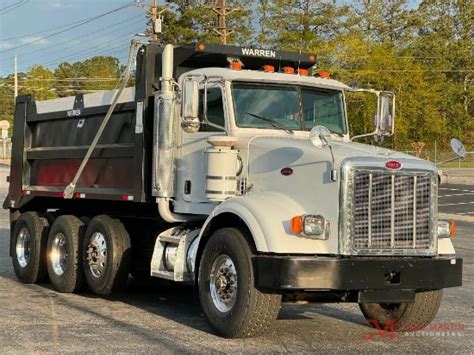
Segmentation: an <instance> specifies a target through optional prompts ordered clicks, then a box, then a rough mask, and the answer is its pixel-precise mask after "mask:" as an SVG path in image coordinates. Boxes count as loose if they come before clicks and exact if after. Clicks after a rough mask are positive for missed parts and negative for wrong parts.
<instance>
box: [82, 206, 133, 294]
mask: <svg viewBox="0 0 474 355" xmlns="http://www.w3.org/2000/svg"><path fill="white" fill-rule="evenodd" d="M82 255H83V262H84V275H85V278H86V281H87V284H88V286H89V288H90V289H91V290H92V291H93V292H94V293H96V294H98V295H109V294H110V293H112V291H114V290H118V289H120V288H123V287H124V286H125V284H126V282H127V279H128V274H129V271H130V259H131V245H130V237H129V235H128V233H127V231H126V229H125V228H124V226H123V224H122V223H121V222H120V221H119V220H118V219H112V218H110V217H109V216H106V215H100V216H97V217H95V218H93V219H92V220H91V221H90V222H89V224H88V226H87V231H86V236H85V238H84V244H83V249H82Z"/></svg>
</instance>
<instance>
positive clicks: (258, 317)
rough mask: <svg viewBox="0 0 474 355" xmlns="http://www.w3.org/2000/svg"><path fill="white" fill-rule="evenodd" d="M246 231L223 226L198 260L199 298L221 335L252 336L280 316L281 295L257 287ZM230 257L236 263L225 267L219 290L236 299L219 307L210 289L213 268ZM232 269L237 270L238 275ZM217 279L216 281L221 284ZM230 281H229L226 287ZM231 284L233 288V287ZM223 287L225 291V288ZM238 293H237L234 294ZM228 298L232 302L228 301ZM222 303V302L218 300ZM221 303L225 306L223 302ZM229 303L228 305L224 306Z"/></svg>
mask: <svg viewBox="0 0 474 355" xmlns="http://www.w3.org/2000/svg"><path fill="white" fill-rule="evenodd" d="M244 233H245V232H243V231H241V230H239V229H236V228H224V229H220V230H218V231H216V232H215V233H214V234H213V235H212V236H211V237H210V239H209V241H208V242H207V244H206V246H205V248H204V252H203V254H202V257H201V260H200V264H199V276H198V288H199V300H200V303H201V307H202V310H203V313H204V315H205V317H206V319H207V321H208V322H209V324H210V325H211V326H212V328H213V329H214V330H215V331H216V332H217V333H218V334H220V335H222V336H224V337H226V338H245V337H252V336H256V335H259V334H261V333H262V332H264V331H265V330H266V329H267V328H268V327H269V326H270V325H271V324H272V322H273V321H274V320H275V319H276V318H277V316H278V312H279V310H280V305H281V295H279V294H273V293H265V292H263V291H261V290H258V289H257V288H255V279H254V274H253V267H252V256H253V255H254V253H253V252H252V250H251V248H250V246H249V243H248V242H247V240H246V238H245V235H244ZM226 258H230V260H231V261H232V263H233V265H234V267H233V268H232V267H231V268H230V270H231V272H230V274H229V273H228V270H229V268H227V271H226V269H225V268H221V269H220V270H224V274H221V275H223V278H222V277H221V279H222V280H224V279H225V281H224V285H226V286H224V287H220V288H219V290H220V292H221V294H222V292H223V293H226V294H225V296H219V297H220V299H221V300H222V297H224V298H225V297H230V299H232V300H233V301H232V302H230V301H225V300H224V301H222V302H221V303H220V304H222V303H224V305H225V307H224V308H221V310H219V308H218V306H216V303H215V302H214V301H213V298H212V295H211V293H212V292H214V295H216V293H215V292H218V291H212V290H211V288H212V287H213V286H212V284H211V271H212V269H213V268H214V263H220V261H219V260H227V259H226ZM232 270H235V271H236V275H237V276H236V277H235V276H234V275H233V273H232ZM234 280H236V281H237V285H238V286H237V289H236V290H235V289H233V286H232V285H233V284H235V281H234ZM218 283H219V284H220V285H221V286H222V282H220V281H219V280H216V282H214V285H216V289H217V288H218V286H217V285H218ZM227 284H228V285H230V287H229V289H227V290H226V288H227ZM230 288H232V291H230ZM222 290H223V291H222ZM234 293H235V296H233V294H234ZM226 302H230V303H228V304H227V305H226ZM218 303H219V302H218ZM221 307H222V306H221ZM226 307H228V308H229V309H225V308H226Z"/></svg>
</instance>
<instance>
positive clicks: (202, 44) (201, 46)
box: [197, 43, 206, 52]
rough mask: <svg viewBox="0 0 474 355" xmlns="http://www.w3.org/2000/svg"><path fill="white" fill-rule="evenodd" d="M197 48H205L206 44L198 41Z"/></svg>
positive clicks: (200, 49)
mask: <svg viewBox="0 0 474 355" xmlns="http://www.w3.org/2000/svg"><path fill="white" fill-rule="evenodd" d="M197 49H198V50H199V51H201V52H202V51H203V50H205V49H206V45H205V44H204V43H199V44H198V46H197Z"/></svg>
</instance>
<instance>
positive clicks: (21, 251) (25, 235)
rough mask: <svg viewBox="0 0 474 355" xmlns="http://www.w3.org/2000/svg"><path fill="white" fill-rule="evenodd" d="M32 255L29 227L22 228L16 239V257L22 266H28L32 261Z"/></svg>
mask: <svg viewBox="0 0 474 355" xmlns="http://www.w3.org/2000/svg"><path fill="white" fill-rule="evenodd" d="M30 255H31V235H30V232H29V231H28V229H27V228H26V227H25V228H22V229H20V233H18V238H17V240H16V259H17V260H18V264H19V265H20V266H21V267H26V266H27V265H28V264H29V263H30Z"/></svg>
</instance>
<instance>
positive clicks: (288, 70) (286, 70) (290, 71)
mask: <svg viewBox="0 0 474 355" xmlns="http://www.w3.org/2000/svg"><path fill="white" fill-rule="evenodd" d="M282 70H283V73H285V74H294V73H295V68H292V67H283V68H282Z"/></svg>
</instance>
